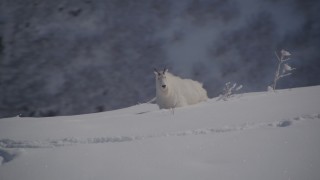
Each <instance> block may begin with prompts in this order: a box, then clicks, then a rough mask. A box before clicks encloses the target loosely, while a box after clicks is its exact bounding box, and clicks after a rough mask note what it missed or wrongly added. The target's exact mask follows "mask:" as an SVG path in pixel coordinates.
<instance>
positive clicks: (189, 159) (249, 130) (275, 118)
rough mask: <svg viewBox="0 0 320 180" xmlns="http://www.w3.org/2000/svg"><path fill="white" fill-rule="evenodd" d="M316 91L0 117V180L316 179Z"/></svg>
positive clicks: (319, 102) (319, 145) (319, 147)
mask: <svg viewBox="0 0 320 180" xmlns="http://www.w3.org/2000/svg"><path fill="white" fill-rule="evenodd" d="M319 97H320V86H315V87H305V88H297V89H290V90H279V91H277V92H259V93H248V94H241V95H236V96H234V97H232V98H230V99H229V100H228V101H217V99H211V100H208V101H207V102H203V103H201V104H197V105H194V106H188V107H184V108H177V109H175V110H174V111H171V110H159V109H158V107H157V106H156V105H153V104H140V105H136V106H133V107H129V108H125V109H121V110H115V111H109V112H104V113H96V114H87V115H79V116H65V117H52V118H21V117H14V118H6V119H0V162H1V165H0V179H1V180H19V179H24V180H43V179H46V180H57V179H68V180H73V179H74V180H81V179H83V180H87V179H112V180H116V179H121V180H123V179H137V180H138V179H139V180H141V179H153V180H154V179H159V180H160V179H161V180H163V179H175V180H177V179H183V180H186V179H201V180H203V179H208V180H212V179H220V180H221V179H228V180H230V179H237V180H239V179H244V180H250V179H259V180H261V179H262V180H263V179H265V180H270V179H297V180H298V179H299V180H300V179H311V180H313V179H314V180H317V179H319V178H320V172H319V167H320V156H319V152H320V141H319V137H320V131H319V128H320V108H319V107H320V98H319Z"/></svg>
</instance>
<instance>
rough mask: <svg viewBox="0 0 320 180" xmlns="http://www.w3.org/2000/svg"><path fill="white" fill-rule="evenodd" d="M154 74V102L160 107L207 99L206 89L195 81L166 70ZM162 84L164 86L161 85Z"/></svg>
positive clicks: (189, 103)
mask: <svg viewBox="0 0 320 180" xmlns="http://www.w3.org/2000/svg"><path fill="white" fill-rule="evenodd" d="M155 74H156V102H157V104H158V106H159V108H160V109H170V108H176V107H182V106H187V105H191V104H196V103H199V102H201V101H205V100H207V99H208V96H207V91H206V90H205V89H203V87H202V84H200V83H199V82H197V81H193V80H191V79H181V78H180V77H177V76H174V75H173V74H171V73H168V72H167V71H166V72H162V73H158V72H155ZM163 77H164V79H163ZM163 84H165V85H166V88H163V87H162V85H163Z"/></svg>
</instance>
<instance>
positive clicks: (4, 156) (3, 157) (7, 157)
mask: <svg viewBox="0 0 320 180" xmlns="http://www.w3.org/2000/svg"><path fill="white" fill-rule="evenodd" d="M18 154H19V153H18V152H17V151H9V150H5V149H2V148H0V165H2V164H5V163H8V162H10V161H12V160H13V159H14V158H16V156H18Z"/></svg>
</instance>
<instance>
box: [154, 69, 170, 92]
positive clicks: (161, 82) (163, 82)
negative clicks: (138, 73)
mask: <svg viewBox="0 0 320 180" xmlns="http://www.w3.org/2000/svg"><path fill="white" fill-rule="evenodd" d="M166 72H168V69H167V68H164V69H163V71H161V72H159V71H158V70H157V69H156V68H154V74H155V75H156V81H157V86H159V89H161V90H162V91H166V90H167V89H168V84H167V77H166Z"/></svg>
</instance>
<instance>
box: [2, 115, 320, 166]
mask: <svg viewBox="0 0 320 180" xmlns="http://www.w3.org/2000/svg"><path fill="white" fill-rule="evenodd" d="M307 119H320V114H314V115H305V116H299V117H296V118H293V119H288V120H280V121H275V122H272V123H270V122H268V123H267V122H262V123H245V124H242V125H238V126H230V127H225V128H203V129H193V130H186V131H177V132H167V133H160V134H150V135H142V136H113V137H94V138H82V139H81V138H74V137H70V138H62V139H55V140H50V139H49V140H45V141H17V140H11V139H0V158H1V157H2V159H3V160H2V161H3V162H4V163H5V162H9V161H10V160H12V159H13V158H14V157H15V155H14V154H10V153H9V152H8V151H5V150H3V149H1V147H3V148H54V147H62V146H70V145H77V144H101V143H121V142H130V141H139V140H143V139H151V138H164V137H177V136H190V135H207V134H218V133H227V132H236V131H243V130H248V129H257V128H263V127H275V128H278V127H281V128H283V127H289V126H291V125H293V124H294V123H296V122H298V121H304V120H307Z"/></svg>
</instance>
